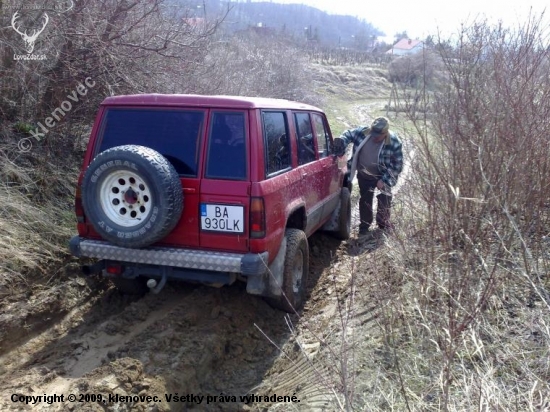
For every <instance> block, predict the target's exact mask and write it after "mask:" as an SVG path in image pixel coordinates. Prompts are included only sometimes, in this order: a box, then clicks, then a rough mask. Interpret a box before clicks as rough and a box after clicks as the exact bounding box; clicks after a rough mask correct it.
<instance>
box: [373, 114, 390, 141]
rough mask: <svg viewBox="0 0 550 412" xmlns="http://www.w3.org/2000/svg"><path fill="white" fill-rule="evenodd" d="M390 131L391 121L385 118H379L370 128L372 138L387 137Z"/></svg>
mask: <svg viewBox="0 0 550 412" xmlns="http://www.w3.org/2000/svg"><path fill="white" fill-rule="evenodd" d="M389 129H390V121H389V120H388V119H387V118H385V117H377V118H376V119H374V121H373V122H372V124H371V126H370V130H371V136H372V137H378V136H380V135H385V134H387V133H388V130H389Z"/></svg>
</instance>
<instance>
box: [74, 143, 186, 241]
mask: <svg viewBox="0 0 550 412" xmlns="http://www.w3.org/2000/svg"><path fill="white" fill-rule="evenodd" d="M82 205H83V207H84V212H85V214H86V218H87V219H88V221H89V222H90V223H91V224H92V226H93V227H94V229H95V230H96V232H97V233H99V234H100V235H101V237H103V239H105V240H108V241H109V242H112V243H114V244H115V245H118V246H123V247H130V248H139V247H144V246H148V245H150V244H153V243H155V242H157V241H159V240H160V239H162V238H164V237H165V236H166V235H168V233H170V232H171V231H172V229H174V227H175V226H176V224H177V223H178V221H179V219H180V217H181V213H182V210H183V190H182V187H181V183H180V179H179V176H178V173H177V172H176V170H175V169H174V166H172V164H171V163H170V162H169V161H168V160H167V159H166V158H165V157H164V156H162V155H161V154H160V153H158V152H157V151H155V150H153V149H150V148H148V147H144V146H136V145H125V146H117V147H113V148H111V149H108V150H105V151H104V152H102V153H100V154H99V155H97V156H96V157H95V159H94V160H92V162H91V163H90V165H89V166H88V168H87V170H86V173H85V174H84V178H83V181H82Z"/></svg>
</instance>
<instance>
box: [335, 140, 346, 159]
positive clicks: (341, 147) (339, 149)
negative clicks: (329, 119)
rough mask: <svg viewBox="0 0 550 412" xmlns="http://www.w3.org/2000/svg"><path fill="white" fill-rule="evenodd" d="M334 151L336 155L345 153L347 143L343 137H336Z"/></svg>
mask: <svg viewBox="0 0 550 412" xmlns="http://www.w3.org/2000/svg"><path fill="white" fill-rule="evenodd" d="M332 151H333V154H335V155H336V156H342V155H344V154H345V153H346V144H345V143H344V139H342V138H341V137H335V138H334V142H333V144H332Z"/></svg>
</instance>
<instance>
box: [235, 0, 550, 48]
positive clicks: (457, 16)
mask: <svg viewBox="0 0 550 412" xmlns="http://www.w3.org/2000/svg"><path fill="white" fill-rule="evenodd" d="M241 1H242V0H241ZM262 1H266V0H262ZM272 1H273V3H301V4H307V5H309V6H313V7H316V8H318V9H321V10H324V11H327V12H329V13H332V14H345V15H350V16H355V17H359V18H361V19H364V20H366V21H368V22H369V23H371V24H372V25H373V26H375V27H376V28H378V29H380V30H381V31H383V32H385V33H386V35H387V36H388V37H389V38H390V39H393V36H394V34H395V33H397V32H402V31H407V33H408V34H409V36H410V37H412V38H420V39H424V38H426V36H427V35H428V34H435V33H437V31H438V29H439V30H440V31H441V32H443V33H444V34H450V33H456V32H457V30H458V29H459V28H460V24H461V23H462V22H465V23H468V22H472V21H474V20H475V19H476V18H479V17H486V18H487V19H488V20H489V21H490V22H496V21H498V20H501V21H503V22H504V23H505V24H506V25H509V26H515V27H517V25H518V24H520V23H522V22H525V21H526V19H527V16H528V15H529V10H530V8H531V7H532V8H533V11H534V12H535V14H536V15H540V14H541V13H542V12H543V11H544V10H545V9H546V8H548V11H547V12H546V13H545V17H546V18H547V19H546V21H548V17H550V16H549V15H550V1H549V0H525V1H522V0H519V1H517V0H516V1H510V0H416V1H414V0H386V1H378V0H376V1H375V0H370V1H369V0H272Z"/></svg>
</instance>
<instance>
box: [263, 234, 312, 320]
mask: <svg viewBox="0 0 550 412" xmlns="http://www.w3.org/2000/svg"><path fill="white" fill-rule="evenodd" d="M285 237H286V253H285V262H284V266H283V285H282V292H283V293H282V294H281V296H279V297H276V298H269V299H268V301H269V303H270V305H271V306H273V307H275V308H277V309H281V310H283V311H285V312H289V313H294V311H297V310H299V309H300V308H301V307H302V306H303V304H304V301H305V295H306V288H307V280H308V274H309V246H308V242H307V237H306V234H305V233H304V232H303V231H302V230H299V229H287V230H286V232H285Z"/></svg>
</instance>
